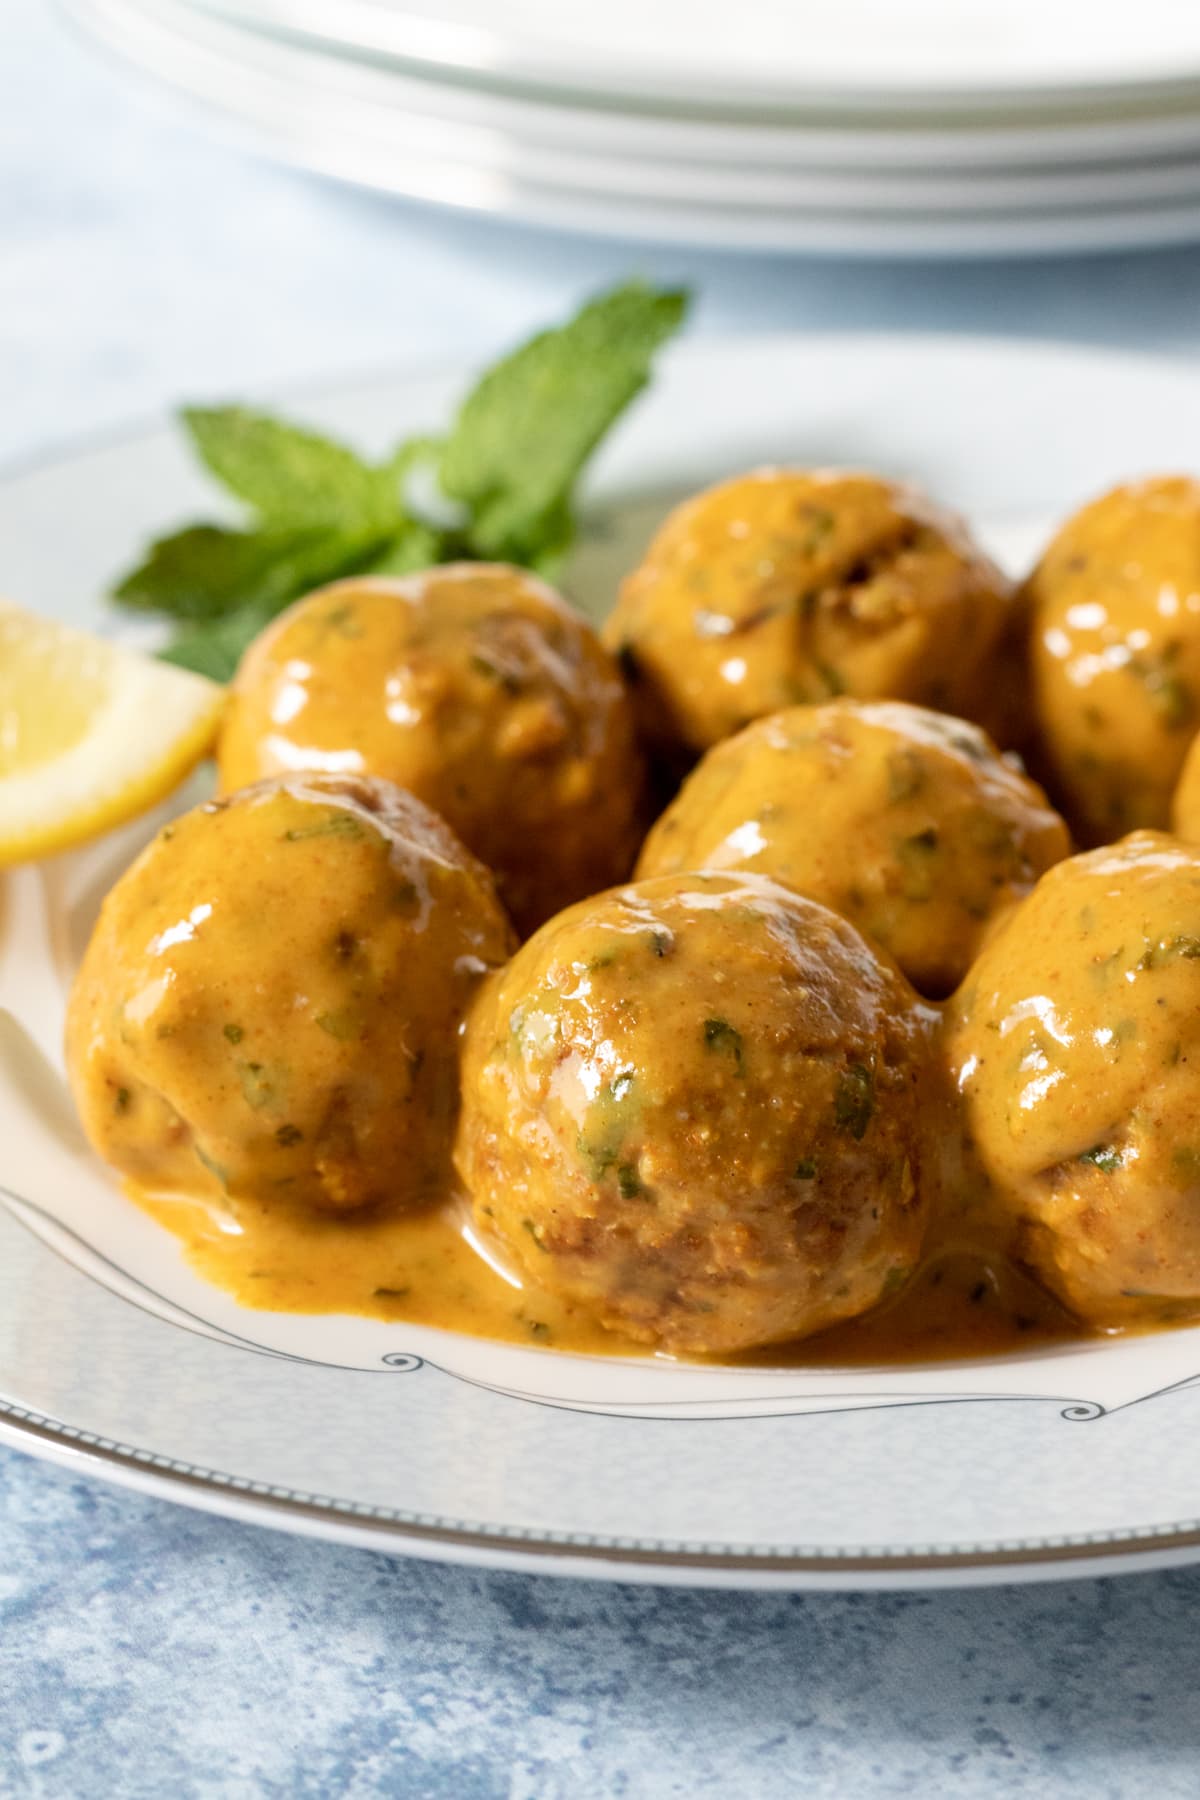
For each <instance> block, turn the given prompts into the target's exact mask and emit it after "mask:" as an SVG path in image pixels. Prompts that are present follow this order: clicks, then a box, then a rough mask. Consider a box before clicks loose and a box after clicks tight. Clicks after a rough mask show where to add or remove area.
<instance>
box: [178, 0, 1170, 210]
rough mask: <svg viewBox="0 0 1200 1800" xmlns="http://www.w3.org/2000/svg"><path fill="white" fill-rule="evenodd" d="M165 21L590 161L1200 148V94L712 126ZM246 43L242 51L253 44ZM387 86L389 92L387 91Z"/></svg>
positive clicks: (771, 160)
mask: <svg viewBox="0 0 1200 1800" xmlns="http://www.w3.org/2000/svg"><path fill="white" fill-rule="evenodd" d="M146 4H148V6H149V9H150V10H151V11H153V12H156V13H159V14H167V15H169V14H171V13H175V15H176V16H177V17H178V15H179V6H180V5H182V6H183V8H184V9H185V10H186V11H187V12H190V13H192V14H206V15H207V16H208V21H209V25H210V29H212V30H215V31H219V30H221V29H222V27H223V25H224V27H225V28H226V29H227V28H228V25H229V23H230V22H232V23H233V24H234V25H235V27H236V26H238V25H240V26H242V27H245V26H249V27H251V28H252V29H253V30H255V31H256V32H257V33H259V34H266V35H267V36H268V37H270V38H273V39H274V41H275V42H276V43H279V44H283V45H289V46H291V47H292V48H293V49H294V50H297V51H307V52H309V54H310V55H311V53H312V52H314V51H316V52H318V53H319V54H320V55H321V56H322V57H323V58H324V66H325V71H326V74H327V78H329V79H333V78H334V70H335V69H336V70H338V71H339V72H340V73H341V75H342V76H343V78H349V79H353V78H354V76H355V75H356V74H358V72H359V71H362V70H366V71H368V72H372V73H373V74H374V76H375V81H376V86H375V88H374V90H371V89H367V88H365V87H364V89H363V90H362V91H363V92H371V91H374V93H375V94H376V95H378V96H381V97H382V96H383V95H386V96H387V99H388V101H389V103H390V104H391V105H392V106H393V107H395V108H396V109H397V110H402V111H405V112H407V113H409V114H411V115H413V116H416V117H421V118H431V119H437V120H440V121H441V122H443V123H444V124H455V125H461V126H465V127H468V128H474V127H481V128H483V129H486V130H491V131H496V132H499V133H502V134H504V135H506V136H511V137H517V138H520V139H522V140H523V141H525V142H528V143H530V144H537V145H540V146H542V147H543V148H544V149H546V150H563V149H569V150H584V151H593V152H598V153H602V154H603V153H607V154H611V155H618V156H625V157H630V156H640V157H645V158H649V159H652V160H655V161H664V162H666V161H672V160H675V161H679V162H684V163H695V162H701V163H704V162H707V163H709V164H715V165H718V166H721V167H725V168H728V167H729V166H730V165H733V166H737V165H741V164H750V165H753V166H757V167H759V168H768V167H771V168H774V169H775V170H776V171H778V170H787V169H812V170H820V169H826V168H828V169H830V170H831V171H834V172H849V171H852V170H856V169H864V170H868V171H870V172H871V173H872V174H882V173H887V174H889V175H892V176H895V175H896V174H897V172H900V171H904V170H907V169H912V170H914V171H917V172H921V173H924V174H926V175H928V174H931V173H934V172H940V173H942V174H943V175H945V174H950V173H953V172H955V171H958V172H960V173H961V172H964V171H968V170H973V169H978V168H983V167H988V166H995V167H997V168H999V169H1006V170H1009V171H1014V170H1017V171H1019V170H1021V169H1025V168H1028V167H1029V165H1039V164H1041V165H1045V166H1048V167H1054V168H1069V167H1078V166H1079V165H1081V164H1091V163H1099V164H1102V165H1107V166H1109V167H1117V166H1124V165H1126V164H1128V163H1130V162H1133V161H1136V160H1138V159H1140V158H1147V157H1155V156H1170V155H1174V156H1177V157H1181V156H1183V155H1186V154H1187V153H1188V152H1189V151H1193V150H1195V149H1196V148H1197V146H1198V145H1200V89H1197V91H1196V92H1195V93H1192V94H1191V95H1190V96H1189V95H1188V94H1187V93H1186V92H1185V93H1183V94H1179V95H1177V96H1176V97H1175V98H1174V99H1173V100H1172V102H1171V105H1170V106H1167V105H1165V104H1164V100H1163V97H1162V96H1158V97H1156V98H1155V99H1154V101H1153V102H1143V103H1142V104H1141V105H1140V106H1139V105H1137V104H1134V103H1131V102H1130V101H1129V99H1128V98H1127V97H1124V96H1122V97H1121V98H1120V99H1118V100H1114V101H1111V102H1110V103H1109V104H1107V105H1104V104H1102V103H1100V102H1098V101H1095V100H1093V101H1092V103H1091V104H1090V105H1089V106H1088V108H1087V110H1086V111H1085V112H1083V113H1081V114H1079V115H1073V114H1070V113H1065V114H1064V113H1063V112H1062V111H1061V110H1059V111H1057V112H1056V111H1054V110H1053V109H1047V110H1046V111H1045V113H1044V114H1043V115H1042V117H1041V118H1040V120H1039V119H1037V118H1031V116H1030V114H1029V112H1028V111H1022V112H1020V113H1017V114H1014V115H1012V116H1011V117H1009V118H1007V119H1005V118H1004V117H1002V116H997V115H995V114H993V113H989V114H987V115H983V116H981V114H980V113H979V110H978V108H967V109H963V110H962V111H961V112H958V113H954V114H952V113H950V112H945V111H944V112H942V113H940V114H939V116H938V120H937V123H936V124H934V123H932V122H931V123H930V124H929V125H927V126H923V125H922V124H921V122H920V120H919V119H914V118H913V117H912V116H911V115H909V116H905V115H899V116H896V115H888V114H886V113H879V112H878V111H875V112H867V113H863V112H861V111H855V110H854V109H850V108H839V109H837V111H835V112H833V113H824V114H814V115H809V116H807V117H806V116H805V115H804V114H802V113H797V112H796V111H795V110H794V109H787V110H786V111H780V112H776V111H772V110H770V109H767V108H764V107H761V106H756V107H755V108H753V109H752V110H751V111H747V112H746V113H744V114H740V115H739V114H730V113H708V114H705V113H704V112H703V111H691V110H683V109H681V108H679V107H677V106H672V107H667V106H665V105H663V104H662V103H660V104H659V105H657V106H656V105H655V103H654V102H653V101H648V102H643V103H640V104H637V105H635V104H634V103H633V102H632V101H628V100H627V101H625V102H623V103H622V104H619V105H615V106H614V105H613V104H612V103H611V102H608V103H606V102H605V97H604V96H593V97H591V98H590V99H589V97H587V96H584V95H578V94H576V95H573V96H568V97H565V98H563V99H559V98H558V97H557V96H556V95H555V94H554V93H550V94H539V93H531V92H530V91H529V90H527V89H523V88H521V87H520V86H517V87H510V86H506V85H503V84H496V83H494V82H490V83H480V82H478V81H475V80H472V79H471V78H470V77H469V76H468V77H465V78H463V77H458V76H457V75H456V73H455V72H454V71H446V70H439V69H436V68H432V69H431V68H429V67H425V66H422V65H421V64H419V63H413V62H409V61H406V60H405V59H404V58H401V57H394V56H389V55H387V54H386V53H385V52H380V51H379V49H378V48H377V47H373V46H372V43H371V40H370V39H369V38H368V37H365V36H364V35H363V33H362V31H361V30H357V31H356V21H358V15H357V14H356V13H355V12H354V11H353V9H350V10H344V9H341V8H339V9H338V10H336V11H331V12H329V13H328V14H326V13H325V12H323V11H322V10H321V8H320V7H319V6H318V7H316V8H314V7H312V6H307V7H305V8H303V9H298V8H297V7H295V6H293V5H288V6H286V7H284V8H280V7H279V6H278V5H277V4H276V3H275V0H263V3H262V4H259V3H258V0H177V3H174V0H146ZM243 41H244V39H243ZM384 79H385V80H386V86H384V85H382V82H383V80H384Z"/></svg>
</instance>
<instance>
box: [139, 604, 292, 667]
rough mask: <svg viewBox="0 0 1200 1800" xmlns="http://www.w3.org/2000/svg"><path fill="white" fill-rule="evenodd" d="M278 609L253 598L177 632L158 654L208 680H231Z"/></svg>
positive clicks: (163, 658) (165, 660) (164, 659)
mask: <svg viewBox="0 0 1200 1800" xmlns="http://www.w3.org/2000/svg"><path fill="white" fill-rule="evenodd" d="M278 610H279V609H278V607H276V606H274V605H273V604H271V603H270V602H264V601H261V600H259V601H252V602H251V603H250V605H249V606H243V607H241V608H240V610H239V611H237V612H235V613H230V614H229V616H228V617H227V618H224V619H212V620H209V621H208V622H207V623H205V624H202V625H194V626H192V627H191V628H190V630H185V631H181V632H179V633H177V634H176V636H175V637H173V638H172V639H171V642H170V643H169V644H168V645H167V647H166V649H165V650H162V651H160V652H159V654H160V655H161V657H162V660H163V661H164V662H169V663H174V664H175V666H176V667H177V668H180V669H191V670H192V671H193V672H194V673H195V674H197V675H207V676H208V678H209V680H210V681H232V680H233V677H234V675H235V674H236V673H237V666H238V664H239V662H240V661H241V660H242V656H243V653H244V652H245V651H246V650H247V649H248V648H249V646H250V644H251V643H252V642H253V641H254V639H255V638H256V637H257V636H258V634H259V632H260V631H262V630H263V629H264V627H265V626H267V625H269V624H270V622H271V620H272V619H273V618H274V617H275V615H276V613H277V612H278Z"/></svg>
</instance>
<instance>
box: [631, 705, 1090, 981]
mask: <svg viewBox="0 0 1200 1800" xmlns="http://www.w3.org/2000/svg"><path fill="white" fill-rule="evenodd" d="M1069 848H1070V845H1069V842H1068V838H1067V829H1066V826H1065V825H1064V824H1063V822H1062V820H1061V819H1060V818H1059V816H1058V814H1057V813H1056V812H1055V811H1054V810H1053V809H1052V808H1051V806H1050V805H1049V803H1048V801H1047V800H1046V797H1045V795H1044V794H1043V793H1042V791H1041V789H1040V788H1038V787H1036V786H1035V785H1034V783H1033V782H1032V781H1030V780H1028V778H1027V777H1026V776H1025V775H1023V774H1021V772H1020V771H1019V770H1018V769H1017V768H1015V767H1014V766H1012V765H1011V764H1010V763H1008V762H1006V761H1005V760H1004V759H1003V758H1002V757H1001V756H1000V755H999V753H998V752H997V751H996V749H995V748H994V746H993V745H992V744H991V743H990V742H989V741H988V739H987V738H986V737H985V736H984V734H983V732H982V731H979V730H977V729H976V728H975V727H974V726H973V725H968V724H967V723H965V722H964V721H963V720H961V719H950V718H946V717H944V716H943V715H942V714H940V713H933V712H927V711H925V710H924V708H922V707H917V706H906V705H904V704H903V703H902V702H899V701H876V702H869V701H854V700H834V701H830V702H829V704H828V705H826V706H795V707H792V708H790V709H789V710H788V711H787V712H781V713H775V714H773V715H772V716H771V717H770V718H767V719H759V720H758V721H757V723H756V724H753V725H748V726H747V727H746V729H745V731H743V732H740V733H739V734H738V736H737V737H734V738H729V739H727V740H726V742H725V743H723V744H718V745H717V746H716V748H715V749H713V750H710V751H709V753H708V755H707V756H706V757H704V759H703V760H702V762H701V763H700V765H699V767H698V768H696V769H695V770H694V771H693V773H692V774H691V775H690V776H689V778H688V780H687V781H686V782H685V783H684V786H683V789H682V791H681V793H680V794H679V797H678V799H677V800H676V801H675V802H674V804H673V805H671V806H670V807H668V808H667V811H666V812H665V813H664V814H663V816H662V818H661V819H660V820H659V821H658V823H657V825H655V827H654V828H653V830H652V831H651V833H650V835H649V837H648V838H647V840H646V842H645V844H644V846H643V848H642V854H641V858H640V860H639V862H638V875H639V876H650V875H665V874H670V873H673V872H675V871H676V870H680V869H752V870H754V871H755V872H756V873H757V874H759V875H770V876H771V877H773V879H774V880H776V881H781V882H784V883H786V885H787V886H788V887H793V888H795V889H797V891H798V892H800V893H802V894H806V895H807V896H808V898H809V899H810V900H819V901H820V902H821V903H822V904H823V905H825V906H828V907H831V908H832V909H833V911H834V912H838V913H841V914H842V916H843V918H847V919H849V920H851V921H852V923H853V924H855V925H857V926H858V927H859V929H860V930H862V931H865V932H867V933H868V934H869V935H870V936H871V937H873V938H874V939H875V940H876V942H877V943H880V944H882V945H883V947H884V949H885V950H887V951H888V952H889V954H890V955H892V956H893V957H894V958H895V959H896V961H897V962H898V963H899V965H900V967H901V969H903V971H904V973H905V974H906V975H907V976H908V979H909V980H910V981H911V982H912V984H913V986H914V987H916V988H918V989H919V990H920V991H921V992H922V993H925V994H932V995H943V994H948V993H949V992H950V991H951V989H952V988H954V987H957V985H958V983H959V982H960V981H961V980H962V977H963V976H964V974H965V973H966V971H967V968H968V967H969V965H970V963H971V960H972V958H973V957H974V956H975V954H976V952H977V951H978V949H979V946H980V944H981V943H982V942H983V939H984V936H985V934H986V932H987V929H988V926H989V924H990V922H991V921H992V920H993V919H994V918H995V917H996V916H997V915H998V914H999V913H1001V912H1002V911H1004V910H1005V908H1007V907H1008V906H1011V905H1012V904H1013V903H1014V902H1015V901H1017V900H1019V899H1021V898H1023V896H1024V895H1025V894H1027V893H1028V892H1029V890H1030V888H1032V886H1033V884H1034V882H1035V881H1036V880H1037V878H1038V876H1039V875H1040V874H1041V873H1042V871H1043V870H1044V869H1047V868H1049V867H1050V865H1051V864H1052V863H1055V862H1058V861H1059V860H1060V859H1061V858H1062V857H1064V856H1066V854H1067V852H1068V850H1069Z"/></svg>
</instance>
